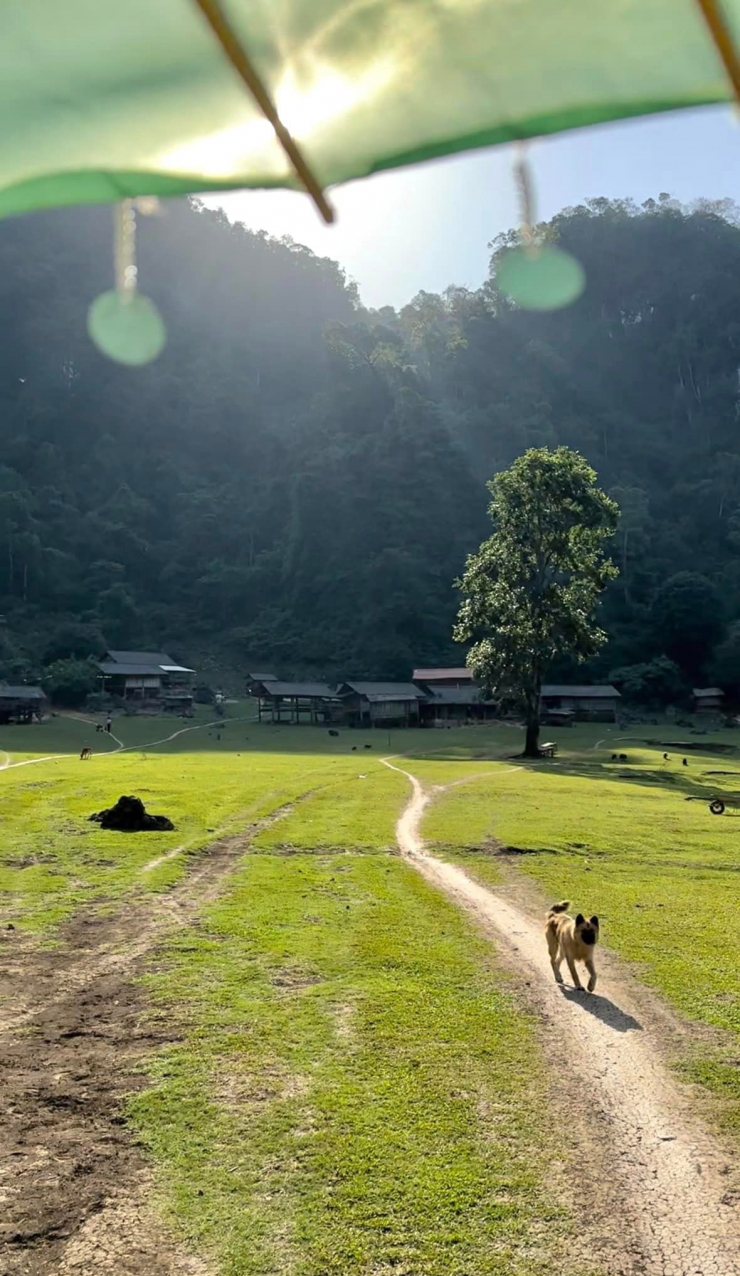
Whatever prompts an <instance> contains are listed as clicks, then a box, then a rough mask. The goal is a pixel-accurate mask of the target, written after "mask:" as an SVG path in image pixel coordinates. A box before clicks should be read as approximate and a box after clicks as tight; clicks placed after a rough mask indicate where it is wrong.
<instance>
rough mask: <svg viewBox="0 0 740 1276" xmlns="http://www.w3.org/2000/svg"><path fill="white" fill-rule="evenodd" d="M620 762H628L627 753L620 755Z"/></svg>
mask: <svg viewBox="0 0 740 1276" xmlns="http://www.w3.org/2000/svg"><path fill="white" fill-rule="evenodd" d="M619 761H620V762H626V761H627V754H626V753H620V755H619Z"/></svg>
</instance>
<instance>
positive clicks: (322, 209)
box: [195, 0, 334, 222]
mask: <svg viewBox="0 0 740 1276" xmlns="http://www.w3.org/2000/svg"><path fill="white" fill-rule="evenodd" d="M195 4H196V5H197V6H198V8H199V9H200V11H201V13H202V14H203V17H204V18H205V20H206V22H207V23H208V25H209V27H210V28H211V30H212V31H213V34H214V35H215V37H216V39H217V40H218V42H219V44H220V45H221V48H222V49H223V51H224V53H225V54H226V57H227V58H228V59H229V62H230V63H231V65H232V66H233V68H234V70H235V71H236V73H237V75H238V76H239V77H240V79H241V80H243V81H244V83H245V84H246V86H247V88H248V89H249V92H250V93H251V94H252V97H253V98H254V100H255V102H256V103H257V105H258V106H259V108H260V110H261V111H262V114H263V115H264V116H265V118H266V119H268V120H269V121H270V124H271V125H272V127H273V129H274V130H275V136H276V137H277V139H278V141H279V143H280V145H281V146H282V148H283V150H284V151H285V154H286V155H287V157H288V159H289V160H290V163H291V165H292V168H293V171H294V172H295V174H296V176H297V177H298V178H299V180H300V181H301V183H302V184H303V186H305V188H306V190H307V191H308V194H309V195H310V196H311V199H312V200H313V202H314V204H315V205H316V208H317V209H318V212H319V213H320V215H321V216H322V217H323V219H324V221H325V222H333V221H334V209H333V208H332V206H331V204H330V203H329V201H328V200H327V198H326V196H325V194H324V192H323V190H322V189H321V186H320V184H319V182H318V181H317V179H316V178H315V176H314V174H313V173H312V172H311V169H310V168H309V166H308V163H307V162H306V159H305V158H304V156H303V154H302V152H301V150H300V148H299V147H298V145H297V144H296V141H295V139H294V138H293V137H292V136H291V134H290V133H289V131H288V129H287V128H286V127H285V125H284V124H283V122H282V120H281V119H280V116H279V115H278V113H277V109H276V107H275V104H274V102H273V101H272V98H271V97H270V94H269V93H268V91H267V88H266V87H265V85H264V84H263V82H262V79H261V78H260V76H259V74H258V72H257V70H256V69H255V67H254V66H253V64H252V60H251V58H250V57H249V54H248V53H247V51H246V49H245V48H244V46H243V44H242V43H241V41H240V40H239V37H238V36H237V34H236V32H235V31H234V29H233V27H232V25H231V23H230V22H229V20H228V18H227V17H226V14H225V13H224V11H223V9H222V8H221V5H220V3H219V0H195Z"/></svg>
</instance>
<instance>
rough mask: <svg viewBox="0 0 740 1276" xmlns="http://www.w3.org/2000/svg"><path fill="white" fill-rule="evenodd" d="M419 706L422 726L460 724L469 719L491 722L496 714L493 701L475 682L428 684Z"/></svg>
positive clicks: (457, 725) (454, 725) (471, 720)
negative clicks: (442, 684) (464, 684)
mask: <svg viewBox="0 0 740 1276" xmlns="http://www.w3.org/2000/svg"><path fill="white" fill-rule="evenodd" d="M420 707H421V721H422V725H423V726H433V727H463V726H466V725H467V724H468V723H472V722H490V720H491V719H492V718H495V716H496V705H495V702H494V701H493V700H491V699H487V698H486V697H485V696H484V694H483V692H482V691H481V689H480V687H477V686H476V685H475V683H472V684H470V685H469V686H461V687H450V686H447V685H445V686H441V687H440V686H434V687H430V689H429V691H428V692H427V695H426V697H425V699H424V700H423V701H422V702H421V706H420Z"/></svg>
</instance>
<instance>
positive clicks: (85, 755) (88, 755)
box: [80, 744, 92, 762]
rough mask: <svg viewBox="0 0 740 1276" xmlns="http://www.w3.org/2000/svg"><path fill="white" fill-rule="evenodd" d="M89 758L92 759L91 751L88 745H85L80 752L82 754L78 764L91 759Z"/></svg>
mask: <svg viewBox="0 0 740 1276" xmlns="http://www.w3.org/2000/svg"><path fill="white" fill-rule="evenodd" d="M91 757H92V749H91V748H90V746H89V745H87V744H86V745H85V747H84V749H83V750H82V753H81V754H80V762H85V761H86V759H87V758H91Z"/></svg>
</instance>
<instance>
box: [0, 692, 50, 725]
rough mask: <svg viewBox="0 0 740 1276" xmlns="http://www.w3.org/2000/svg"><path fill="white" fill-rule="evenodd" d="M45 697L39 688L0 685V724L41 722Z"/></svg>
mask: <svg viewBox="0 0 740 1276" xmlns="http://www.w3.org/2000/svg"><path fill="white" fill-rule="evenodd" d="M45 706H46V696H45V695H44V692H43V691H42V689H41V687H24V686H21V687H11V686H7V685H5V684H0V722H19V723H20V722H32V721H33V719H34V718H37V719H38V720H39V721H40V720H41V716H42V714H43V711H44V708H45Z"/></svg>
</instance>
